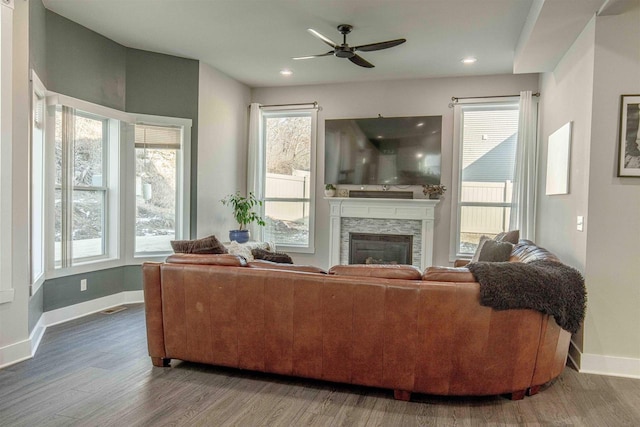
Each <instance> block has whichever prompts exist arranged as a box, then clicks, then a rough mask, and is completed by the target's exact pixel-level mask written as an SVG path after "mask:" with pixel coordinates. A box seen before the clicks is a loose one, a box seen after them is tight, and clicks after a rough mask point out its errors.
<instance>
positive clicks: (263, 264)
mask: <svg viewBox="0 0 640 427" xmlns="http://www.w3.org/2000/svg"><path fill="white" fill-rule="evenodd" d="M248 266H249V267H251V268H263V269H267V270H280V271H301V272H303V273H318V274H327V272H326V271H325V270H323V269H321V268H319V267H314V266H313V265H299V264H283V263H278V262H272V261H266V260H255V261H251V262H250V263H248Z"/></svg>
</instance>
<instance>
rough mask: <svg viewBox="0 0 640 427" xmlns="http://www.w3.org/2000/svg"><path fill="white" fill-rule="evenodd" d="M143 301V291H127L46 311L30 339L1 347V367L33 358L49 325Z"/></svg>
mask: <svg viewBox="0 0 640 427" xmlns="http://www.w3.org/2000/svg"><path fill="white" fill-rule="evenodd" d="M142 302H144V293H143V291H126V292H120V293H117V294H113V295H108V296H106V297H102V298H96V299H94V300H91V301H86V302H82V303H80V304H75V305H70V306H68V307H63V308H59V309H57V310H51V311H46V312H44V313H42V315H41V316H40V319H39V320H38V323H37V324H36V326H35V327H34V328H33V331H32V332H31V335H30V336H29V339H26V340H24V341H20V342H17V343H15V344H11V345H9V346H6V347H2V348H0V369H2V368H5V367H7V366H10V365H13V364H16V363H19V362H22V361H24V360H27V359H30V358H32V357H33V356H34V355H35V354H36V351H37V350H38V346H39V345H40V341H41V340H42V337H43V336H44V332H45V331H46V330H47V327H48V326H53V325H58V324H60V323H64V322H68V321H70V320H74V319H78V318H80V317H84V316H88V315H89V314H93V313H97V312H99V311H102V310H106V309H107V308H111V307H116V306H118V305H122V304H136V303H142Z"/></svg>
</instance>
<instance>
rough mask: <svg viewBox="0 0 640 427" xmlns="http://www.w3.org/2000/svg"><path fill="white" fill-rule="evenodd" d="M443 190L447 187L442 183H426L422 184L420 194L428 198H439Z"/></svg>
mask: <svg viewBox="0 0 640 427" xmlns="http://www.w3.org/2000/svg"><path fill="white" fill-rule="evenodd" d="M445 191H447V187H445V186H444V185H442V184H426V185H423V186H422V194H424V195H425V196H428V197H429V198H430V199H439V198H440V196H442V195H443V194H444V193H445Z"/></svg>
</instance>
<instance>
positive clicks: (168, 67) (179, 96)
mask: <svg viewBox="0 0 640 427" xmlns="http://www.w3.org/2000/svg"><path fill="white" fill-rule="evenodd" d="M29 20H30V22H29V49H30V51H29V60H30V63H31V67H32V68H33V69H34V70H35V71H36V73H37V74H38V76H39V77H40V79H42V81H43V83H44V84H45V86H46V87H47V89H48V90H51V91H54V92H58V93H61V94H64V95H68V96H71V97H74V98H78V99H82V100H85V101H89V102H92V103H95V104H99V105H104V106H106V107H110V108H114V109H117V110H122V111H128V112H133V113H142V114H152V115H161V116H171V117H181V118H187V119H191V120H192V128H191V165H192V166H191V224H192V227H191V228H192V230H191V234H192V236H194V237H195V235H196V229H195V228H196V224H197V222H196V212H197V210H196V206H197V172H198V171H197V153H198V90H199V87H198V86H199V62H198V61H195V60H192V59H185V58H178V57H174V56H170V55H163V54H159V53H153V52H147V51H143V50H138V49H131V48H128V47H126V46H122V45H120V44H118V43H116V42H114V41H113V40H110V39H108V38H106V37H104V36H101V35H100V34H98V33H96V32H94V31H92V30H89V29H88V28H86V27H83V26H82V25H79V24H77V23H75V22H73V21H71V20H69V19H67V18H64V17H62V16H60V15H58V14H56V13H54V12H51V11H49V10H47V9H46V8H45V7H44V5H43V3H42V1H41V0H31V1H30V4H29ZM83 278H86V279H87V282H88V289H87V291H84V292H81V291H80V280H81V279H83ZM141 289H142V270H141V267H140V266H139V265H132V266H123V267H118V268H112V269H108V270H100V271H95V272H91V273H85V274H78V275H73V276H66V277H60V278H56V279H50V280H47V281H46V282H45V283H44V285H43V286H42V288H41V289H40V290H39V292H38V293H37V294H36V295H34V296H33V297H32V298H31V300H30V302H29V329H30V330H32V328H33V327H34V326H35V324H36V323H37V321H38V319H39V317H40V315H41V314H42V312H43V311H50V310H55V309H58V308H62V307H66V306H69V305H73V304H78V303H81V302H85V301H89V300H92V299H95V298H100V297H104V296H107V295H112V294H115V293H119V292H122V291H135V290H141Z"/></svg>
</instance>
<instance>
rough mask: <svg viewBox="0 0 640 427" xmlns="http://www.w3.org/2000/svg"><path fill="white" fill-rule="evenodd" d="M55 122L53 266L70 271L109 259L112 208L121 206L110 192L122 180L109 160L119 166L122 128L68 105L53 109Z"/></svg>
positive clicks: (104, 118)
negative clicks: (71, 268) (112, 132)
mask: <svg viewBox="0 0 640 427" xmlns="http://www.w3.org/2000/svg"><path fill="white" fill-rule="evenodd" d="M54 120H55V138H54V141H55V144H54V145H55V175H54V176H55V179H54V218H55V225H54V230H53V231H54V263H55V267H56V268H66V267H70V266H72V265H74V264H78V263H81V262H85V261H91V260H96V259H99V258H106V257H107V256H109V249H110V248H109V246H110V244H109V243H110V242H109V240H108V231H109V228H110V227H113V226H115V221H113V220H111V221H110V220H109V219H110V218H109V215H108V207H109V205H110V204H114V203H115V204H117V200H116V199H115V197H112V192H113V191H114V190H115V188H117V186H118V182H119V179H118V174H117V170H118V168H117V167H116V168H112V169H113V171H114V172H115V173H113V174H112V173H110V170H109V169H110V168H109V158H110V157H111V158H112V159H113V160H115V162H116V166H117V163H118V162H117V153H118V151H119V138H118V132H119V126H118V123H117V121H115V120H114V122H115V123H113V124H111V125H110V119H109V118H107V117H103V116H99V115H96V114H92V113H88V112H86V111H82V110H77V109H75V108H72V107H69V106H66V105H57V106H56V107H55V119H54ZM110 128H113V131H114V133H115V135H113V134H111V132H110ZM112 243H113V242H112ZM112 255H113V254H112Z"/></svg>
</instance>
